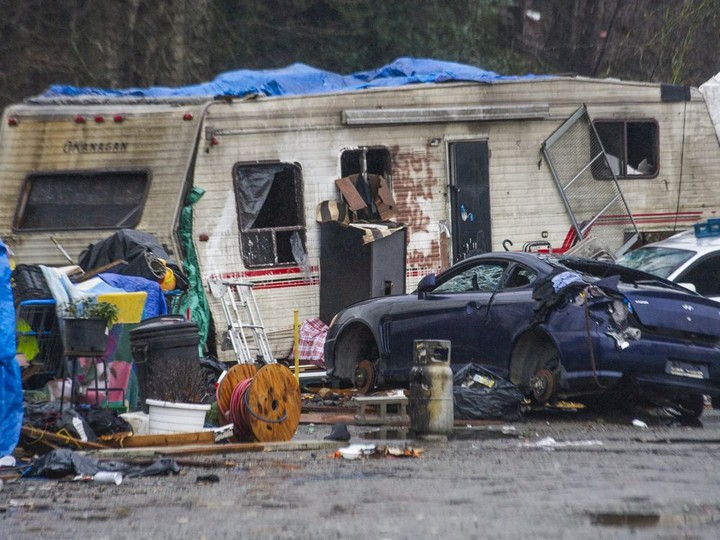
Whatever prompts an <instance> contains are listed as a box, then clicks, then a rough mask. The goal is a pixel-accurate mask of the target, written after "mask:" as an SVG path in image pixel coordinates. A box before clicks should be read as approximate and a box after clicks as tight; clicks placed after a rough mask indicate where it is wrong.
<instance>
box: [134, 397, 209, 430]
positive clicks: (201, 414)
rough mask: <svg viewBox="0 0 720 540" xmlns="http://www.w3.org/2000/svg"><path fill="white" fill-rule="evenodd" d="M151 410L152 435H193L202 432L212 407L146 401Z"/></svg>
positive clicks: (197, 404) (152, 400)
mask: <svg viewBox="0 0 720 540" xmlns="http://www.w3.org/2000/svg"><path fill="white" fill-rule="evenodd" d="M145 403H147V405H148V407H149V408H150V434H151V435H153V434H162V433H192V432H196V431H202V429H203V426H204V425H205V413H207V412H208V411H209V410H210V405H207V404H199V403H172V402H170V401H160V400H156V399H146V400H145Z"/></svg>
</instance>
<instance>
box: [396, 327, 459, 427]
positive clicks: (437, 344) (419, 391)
mask: <svg viewBox="0 0 720 540" xmlns="http://www.w3.org/2000/svg"><path fill="white" fill-rule="evenodd" d="M408 413H409V415H410V429H411V430H412V431H413V432H414V433H415V434H417V435H449V434H451V433H452V430H453V422H454V420H455V418H454V415H453V373H452V369H451V368H450V342H449V341H446V340H416V341H415V342H414V350H413V367H412V369H411V370H410V399H409V401H408Z"/></svg>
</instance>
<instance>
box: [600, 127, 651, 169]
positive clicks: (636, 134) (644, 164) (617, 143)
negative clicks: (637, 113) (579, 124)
mask: <svg viewBox="0 0 720 540" xmlns="http://www.w3.org/2000/svg"><path fill="white" fill-rule="evenodd" d="M594 124H595V129H596V130H597V133H598V135H599V136H600V140H601V141H602V144H603V147H604V149H605V153H606V154H607V158H608V163H609V164H610V168H611V169H612V170H613V172H614V173H615V176H616V177H618V178H633V177H634V178H637V177H642V176H656V175H657V171H658V158H659V152H658V148H659V145H658V125H657V123H656V122H654V121H642V122H630V121H621V122H617V121H613V122H608V121H595V123H594Z"/></svg>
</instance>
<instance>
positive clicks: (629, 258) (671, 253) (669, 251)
mask: <svg viewBox="0 0 720 540" xmlns="http://www.w3.org/2000/svg"><path fill="white" fill-rule="evenodd" d="M693 255H695V252H694V251H689V250H687V249H677V248H667V247H659V246H645V247H641V248H638V249H636V250H635V251H631V252H629V253H626V254H625V255H623V256H622V257H621V258H620V259H618V261H617V264H620V265H622V266H627V267H628V268H634V269H636V270H642V271H643V272H647V273H649V274H653V275H656V276H659V277H662V278H667V277H668V276H669V275H670V274H672V273H673V272H674V271H675V270H677V269H678V268H679V267H680V266H681V265H682V264H683V263H684V262H685V261H687V260H688V259H690V257H692V256H693Z"/></svg>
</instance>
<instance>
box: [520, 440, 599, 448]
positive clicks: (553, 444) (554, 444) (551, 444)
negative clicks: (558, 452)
mask: <svg viewBox="0 0 720 540" xmlns="http://www.w3.org/2000/svg"><path fill="white" fill-rule="evenodd" d="M602 445H603V442H602V441H598V440H586V441H562V442H558V441H556V440H555V439H553V438H552V437H545V438H543V439H540V440H539V441H536V442H533V443H530V442H522V443H520V445H519V446H521V447H523V448H547V449H550V450H552V449H555V448H571V447H583V446H602Z"/></svg>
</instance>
